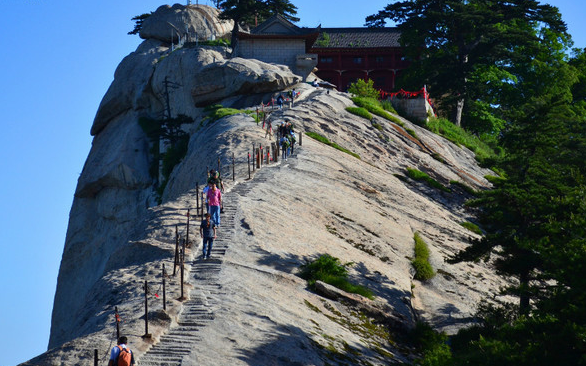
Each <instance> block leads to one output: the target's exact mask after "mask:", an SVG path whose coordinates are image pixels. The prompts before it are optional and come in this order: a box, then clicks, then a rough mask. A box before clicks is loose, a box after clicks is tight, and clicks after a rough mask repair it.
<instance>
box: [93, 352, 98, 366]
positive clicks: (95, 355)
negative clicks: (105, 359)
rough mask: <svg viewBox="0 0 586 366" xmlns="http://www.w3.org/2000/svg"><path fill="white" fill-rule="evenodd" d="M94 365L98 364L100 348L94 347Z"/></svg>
mask: <svg viewBox="0 0 586 366" xmlns="http://www.w3.org/2000/svg"><path fill="white" fill-rule="evenodd" d="M94 366H98V349H97V348H94Z"/></svg>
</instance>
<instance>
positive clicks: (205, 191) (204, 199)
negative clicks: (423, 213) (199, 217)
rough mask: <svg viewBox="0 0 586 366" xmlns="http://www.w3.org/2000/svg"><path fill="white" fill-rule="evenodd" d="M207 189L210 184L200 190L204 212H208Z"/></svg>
mask: <svg viewBox="0 0 586 366" xmlns="http://www.w3.org/2000/svg"><path fill="white" fill-rule="evenodd" d="M209 190H210V184H208V185H207V186H205V187H203V190H202V191H201V202H202V203H204V204H205V206H206V212H210V204H209V202H208V191H209Z"/></svg>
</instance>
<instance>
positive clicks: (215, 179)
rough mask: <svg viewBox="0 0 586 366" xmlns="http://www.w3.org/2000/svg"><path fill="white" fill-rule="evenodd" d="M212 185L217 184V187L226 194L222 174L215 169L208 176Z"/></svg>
mask: <svg viewBox="0 0 586 366" xmlns="http://www.w3.org/2000/svg"><path fill="white" fill-rule="evenodd" d="M210 183H215V184H216V187H218V188H219V189H220V190H221V191H222V192H224V182H222V178H221V177H220V172H218V171H215V170H214V169H212V170H210V175H209V176H208V184H210Z"/></svg>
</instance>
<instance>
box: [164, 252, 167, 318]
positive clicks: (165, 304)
mask: <svg viewBox="0 0 586 366" xmlns="http://www.w3.org/2000/svg"><path fill="white" fill-rule="evenodd" d="M163 310H165V311H167V293H166V288H165V263H163Z"/></svg>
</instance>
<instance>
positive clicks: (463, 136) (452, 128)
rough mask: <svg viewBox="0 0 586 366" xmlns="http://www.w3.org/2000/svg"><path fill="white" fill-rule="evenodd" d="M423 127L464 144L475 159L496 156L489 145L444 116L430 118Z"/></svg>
mask: <svg viewBox="0 0 586 366" xmlns="http://www.w3.org/2000/svg"><path fill="white" fill-rule="evenodd" d="M425 127H426V128H427V129H428V130H430V131H431V132H433V133H436V134H438V135H441V136H443V137H445V138H446V139H448V140H450V141H452V142H453V143H455V144H456V145H463V146H466V147H467V148H468V149H470V150H472V151H473V152H474V154H476V159H477V160H479V161H481V162H482V161H484V160H494V159H496V157H497V155H496V153H495V151H494V150H493V149H492V148H491V147H490V146H489V145H487V144H486V143H484V142H483V141H482V140H480V139H479V138H478V137H476V136H474V135H472V134H470V133H468V132H467V131H465V130H464V129H463V128H461V127H458V126H456V125H455V124H453V123H452V122H450V121H448V120H447V119H445V118H430V119H429V120H428V121H427V122H426V123H425Z"/></svg>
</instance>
